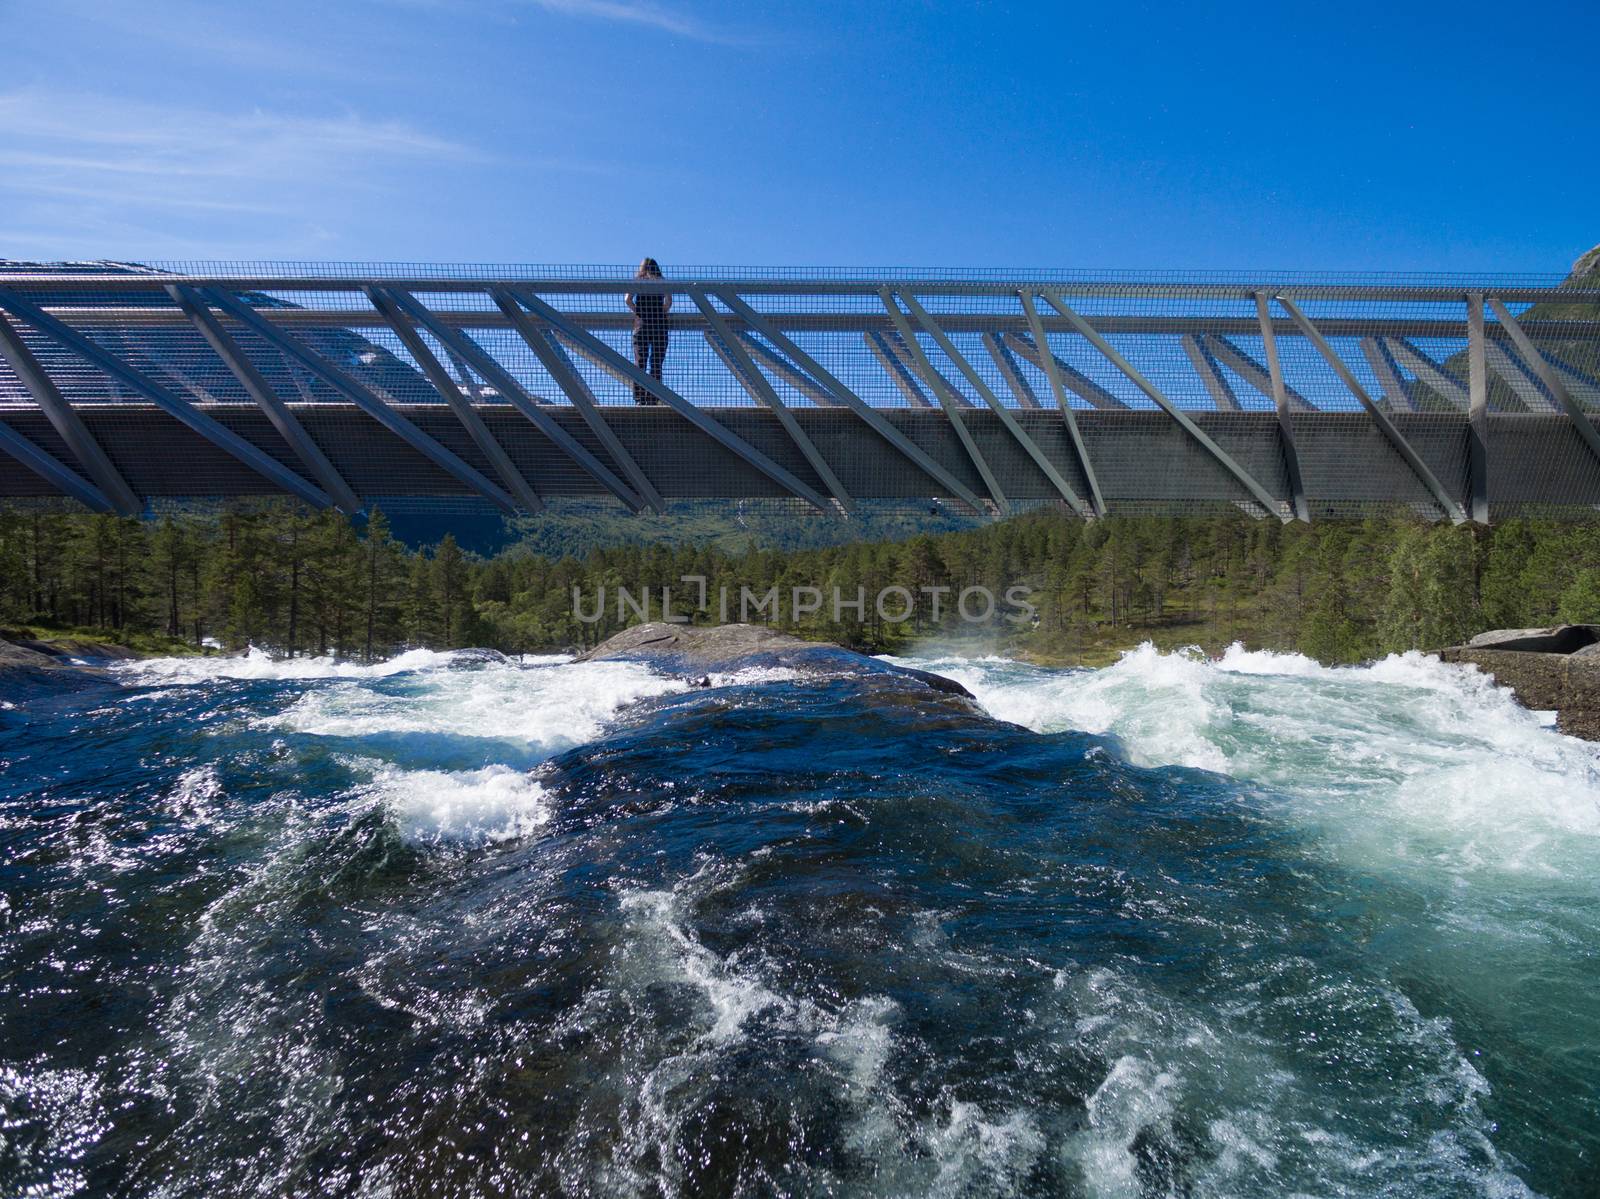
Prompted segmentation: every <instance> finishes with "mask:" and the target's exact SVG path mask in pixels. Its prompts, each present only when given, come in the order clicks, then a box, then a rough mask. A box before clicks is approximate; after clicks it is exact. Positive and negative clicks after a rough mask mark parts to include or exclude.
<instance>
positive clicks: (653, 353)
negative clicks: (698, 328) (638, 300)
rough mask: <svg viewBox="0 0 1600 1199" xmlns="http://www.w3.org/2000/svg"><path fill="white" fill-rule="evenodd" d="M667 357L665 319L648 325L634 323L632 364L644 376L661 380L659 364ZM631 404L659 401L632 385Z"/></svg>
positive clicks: (637, 386) (637, 385)
mask: <svg viewBox="0 0 1600 1199" xmlns="http://www.w3.org/2000/svg"><path fill="white" fill-rule="evenodd" d="M666 356H667V322H666V320H665V318H663V319H662V320H661V321H659V322H657V323H652V324H649V325H646V324H644V323H643V322H636V323H635V324H634V327H633V364H634V365H635V366H637V367H638V368H639V369H640V370H642V371H644V372H645V373H646V374H649V375H653V376H655V377H656V378H657V379H659V378H661V363H662V360H663V359H665V358H666ZM633 402H634V403H636V404H656V403H659V402H660V401H659V400H657V399H656V397H655V396H654V395H652V394H651V393H650V392H648V391H646V390H645V389H644V388H643V387H641V386H639V384H637V383H635V384H634V385H633Z"/></svg>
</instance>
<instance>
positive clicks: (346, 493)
mask: <svg viewBox="0 0 1600 1199" xmlns="http://www.w3.org/2000/svg"><path fill="white" fill-rule="evenodd" d="M167 294H168V295H169V296H171V297H172V299H173V301H174V302H175V303H176V304H177V305H178V307H179V308H181V309H183V314H184V315H185V316H187V317H188V318H189V320H190V322H191V323H192V324H193V325H194V327H195V328H196V329H197V330H198V331H199V333H200V336H201V337H203V338H205V340H206V344H208V345H209V346H210V347H211V348H212V349H213V350H214V351H215V352H216V355H217V357H218V358H220V359H222V362H223V365H224V366H226V367H227V368H228V369H229V370H230V371H232V372H233V376H234V378H236V379H238V380H239V385H240V386H241V387H243V388H244V391H245V394H246V395H248V396H249V397H250V398H251V399H252V400H254V401H255V402H256V405H257V406H258V407H259V408H260V409H261V410H262V411H263V412H265V413H266V414H267V419H268V420H269V421H271V422H272V427H273V428H274V429H276V430H277V431H278V435H279V436H280V437H282V438H283V440H284V441H285V442H286V443H287V444H288V446H289V448H290V449H291V450H293V451H294V452H295V456H296V457H297V458H299V459H300V461H301V463H302V464H303V465H304V466H305V468H306V470H308V471H309V472H311V477H312V478H313V479H315V480H316V481H317V482H318V483H321V484H322V489H323V490H324V491H326V492H327V493H328V494H329V495H330V496H331V497H333V502H334V504H335V506H336V507H338V509H339V510H340V511H341V512H344V513H345V514H346V515H350V516H354V515H355V514H356V513H357V512H360V511H361V508H362V503H361V500H360V499H359V498H358V497H357V496H356V493H355V491H354V489H353V488H351V486H350V484H349V483H347V482H345V479H344V476H343V475H341V474H340V473H339V472H338V471H337V470H335V469H334V466H333V463H331V462H329V461H328V458H327V455H325V454H324V453H323V452H322V450H321V448H320V447H318V445H317V443H316V442H314V441H312V440H311V438H310V436H309V435H307V433H306V431H305V429H303V428H301V426H300V422H299V421H298V420H296V419H295V416H294V413H292V412H290V411H289V408H288V405H286V404H285V403H284V402H283V401H282V400H281V399H279V398H278V394H277V393H276V392H275V391H273V390H272V388H271V387H270V386H268V384H267V381H266V379H265V378H263V377H262V375H261V372H260V371H258V370H257V369H256V366H255V363H253V362H251V361H250V359H249V358H247V357H246V356H245V353H244V350H243V349H242V348H241V347H240V346H239V343H238V342H236V341H234V339H233V338H232V337H231V336H230V335H229V333H228V332H227V330H225V329H224V328H223V327H222V323H221V322H220V321H218V320H217V318H216V317H215V316H213V315H212V314H211V309H209V308H207V307H206V306H205V305H204V304H202V303H201V302H200V301H199V300H198V299H196V297H195V296H194V294H193V293H192V292H191V291H190V290H189V289H188V288H186V287H179V286H177V285H168V287H167Z"/></svg>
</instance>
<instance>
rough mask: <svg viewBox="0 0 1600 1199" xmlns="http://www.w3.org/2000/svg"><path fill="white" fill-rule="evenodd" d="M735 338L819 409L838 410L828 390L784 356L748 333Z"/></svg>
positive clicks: (739, 334) (837, 403) (835, 401)
mask: <svg viewBox="0 0 1600 1199" xmlns="http://www.w3.org/2000/svg"><path fill="white" fill-rule="evenodd" d="M735 336H737V337H738V338H739V340H740V341H742V342H744V348H745V349H746V350H748V351H749V352H750V355H751V357H753V358H758V359H760V360H761V361H762V362H764V363H766V364H767V366H768V367H769V368H770V369H771V370H772V371H773V372H775V373H776V374H778V375H780V376H781V377H782V378H783V380H784V381H785V382H786V383H788V384H789V386H790V387H792V388H794V389H795V390H796V391H798V392H799V393H800V394H801V395H803V396H805V397H806V399H808V400H810V401H811V402H812V403H813V404H815V405H816V406H817V407H818V408H837V407H839V401H838V400H836V399H834V398H833V396H832V395H830V394H829V393H828V391H827V389H825V388H823V387H819V386H818V385H817V382H816V380H815V379H812V378H810V377H809V376H808V375H807V374H806V373H805V372H804V371H801V370H798V369H797V368H796V367H795V365H794V363H792V362H790V361H789V360H788V359H787V358H785V357H784V356H783V355H782V354H776V353H774V352H773V351H772V350H770V349H768V348H767V347H766V346H764V345H762V344H761V343H760V342H759V341H757V340H756V339H755V338H754V337H752V336H750V334H749V333H748V332H744V333H736V334H735Z"/></svg>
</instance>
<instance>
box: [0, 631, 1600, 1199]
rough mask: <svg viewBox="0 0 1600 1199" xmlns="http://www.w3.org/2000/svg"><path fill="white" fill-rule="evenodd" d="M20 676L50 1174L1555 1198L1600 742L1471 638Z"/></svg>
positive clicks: (1586, 1143)
mask: <svg viewBox="0 0 1600 1199" xmlns="http://www.w3.org/2000/svg"><path fill="white" fill-rule="evenodd" d="M905 664H907V665H914V666H918V667H921V668H923V669H928V670H934V671H938V672H940V673H943V674H946V675H948V676H950V677H952V678H955V679H957V680H959V681H961V682H962V683H964V684H965V685H966V686H967V687H968V688H969V689H970V690H971V691H972V693H973V694H974V695H975V696H976V697H977V700H978V701H979V703H980V704H981V705H982V710H979V709H978V708H976V707H974V706H972V705H970V704H967V703H966V702H964V701H962V700H960V699H958V698H955V697H948V696H940V695H936V694H934V693H931V692H927V691H926V689H921V688H908V687H907V686H905V685H904V684H903V683H900V682H897V681H896V680H895V679H894V677H893V676H890V675H887V674H886V675H884V676H882V677H879V676H876V675H871V674H867V675H861V676H852V677H845V678H833V679H812V678H803V677H794V676H792V675H791V674H789V673H788V672H786V671H783V670H764V671H750V672H745V673H742V674H739V673H736V674H734V675H729V676H724V675H718V676H713V678H712V680H711V681H712V683H713V684H714V685H713V686H712V687H710V688H692V687H689V686H687V685H686V684H684V683H682V682H679V681H675V680H672V679H668V678H664V677H660V676H657V675H655V674H652V673H651V672H650V671H649V670H648V669H646V668H645V667H644V666H641V665H638V664H634V663H627V662H594V663H584V664H574V663H570V662H568V661H566V660H565V659H560V658H548V659H532V658H530V659H527V660H525V662H524V663H522V664H517V663H499V662H494V661H487V662H485V661H477V660H474V659H473V658H472V657H471V656H470V655H451V654H438V653H431V652H427V651H415V652H412V653H408V654H405V655H403V656H401V657H399V658H396V659H394V660H393V661H390V662H387V663H384V664H381V665H378V666H372V667H360V666H352V665H344V664H337V663H334V662H331V661H325V660H298V661H293V662H273V661H271V660H270V659H268V658H267V657H266V656H265V655H262V654H259V653H253V654H251V655H250V656H248V657H245V658H236V659H205V660H200V659H187V660H185V659H171V660H157V661H149V662H142V663H135V664H131V665H128V666H125V667H119V668H117V669H116V670H115V671H114V672H113V673H112V674H111V675H110V676H109V677H107V678H105V679H103V680H98V681H89V682H85V683H82V684H80V685H78V686H75V687H70V688H69V687H60V688H37V689H33V690H29V691H28V692H27V693H26V694H23V693H20V692H14V693H8V692H7V691H6V690H5V684H4V683H0V700H4V703H3V705H0V763H3V775H0V845H3V861H0V880H3V892H0V928H3V933H4V935H3V940H0V978H3V981H4V991H3V994H0V1193H4V1194H20V1193H27V1194H39V1195H73V1194H128V1195H172V1196H180V1195H195V1196H199V1195H208V1196H216V1195H234V1194H311V1193H316V1194H323V1193H328V1194H357V1195H374V1196H376V1195H491V1194H507V1193H509V1194H567V1195H589V1194H599V1195H611V1194H615V1195H639V1196H665V1195H693V1196H709V1195H735V1194H748V1195H762V1194H793V1195H841V1196H854V1195H863V1196H865V1195H872V1196H878V1195H883V1196H889V1195H897V1196H898V1195H904V1196H921V1195H950V1196H957V1195H959V1196H985V1195H1067V1196H1080V1195H1081V1196H1108V1197H1109V1196H1165V1195H1174V1196H1177V1195H1183V1196H1254V1195H1260V1196H1285V1195H1316V1196H1335V1195H1350V1196H1357V1195H1360V1196H1366V1195H1403V1196H1469V1195H1481V1196H1515V1195H1524V1194H1529V1193H1536V1194H1546V1195H1552V1196H1568V1195H1581V1194H1592V1193H1594V1192H1593V1188H1594V1185H1595V1183H1594V1179H1595V1178H1596V1177H1597V1176H1600V1083H1597V1079H1600V988H1597V984H1600V753H1597V749H1596V747H1595V746H1593V745H1589V744H1587V743H1584V742H1580V741H1576V740H1573V739H1571V738H1567V737H1564V736H1561V735H1559V734H1557V733H1555V732H1554V731H1553V730H1552V729H1551V728H1550V727H1549V726H1548V722H1546V721H1544V720H1542V719H1541V718H1540V717H1539V716H1537V715H1536V714H1532V713H1529V712H1526V711H1524V710H1522V709H1521V708H1519V707H1518V706H1517V705H1516V704H1515V703H1514V701H1513V700H1512V699H1511V698H1510V696H1509V694H1508V693H1506V692H1505V691H1503V690H1499V689H1496V688H1494V687H1493V686H1491V685H1490V684H1489V683H1488V681H1487V680H1486V679H1485V678H1483V677H1482V676H1481V675H1478V674H1476V673H1474V672H1473V671H1472V670H1471V669H1470V668H1464V667H1455V666H1446V665H1442V664H1440V663H1439V662H1437V661H1435V660H1432V659H1428V658H1424V657H1421V656H1418V655H1405V656H1403V657H1394V658H1389V659H1385V660H1383V661H1381V662H1378V663H1375V664H1373V665H1370V666H1365V667H1359V668H1339V669H1330V668H1325V667H1321V666H1319V665H1317V664H1316V663H1314V662H1311V661H1309V660H1307V659H1304V658H1301V657H1297V656H1292V655H1272V654H1264V653H1248V652H1244V651H1242V650H1239V649H1237V648H1236V649H1234V650H1232V651H1230V652H1229V653H1228V654H1227V655H1226V656H1224V657H1223V658H1222V659H1221V660H1219V661H1205V660H1203V659H1200V658H1198V657H1193V656H1186V655H1182V654H1160V653H1157V652H1156V651H1154V650H1152V649H1150V648H1148V647H1147V648H1144V649H1140V650H1138V651H1135V652H1133V653H1131V654H1129V655H1127V656H1126V657H1125V658H1124V659H1123V660H1122V661H1121V662H1120V663H1119V664H1117V665H1115V666H1112V667H1109V668H1107V669H1104V670H1099V671H1065V670H1047V669H1043V668H1038V667H1031V666H1025V665H1021V664H1018V663H1014V662H1008V661H1004V660H1001V659H997V658H979V659H973V658H946V657H939V656H937V655H929V656H925V657H920V658H917V659H914V660H913V659H907V660H906V661H905Z"/></svg>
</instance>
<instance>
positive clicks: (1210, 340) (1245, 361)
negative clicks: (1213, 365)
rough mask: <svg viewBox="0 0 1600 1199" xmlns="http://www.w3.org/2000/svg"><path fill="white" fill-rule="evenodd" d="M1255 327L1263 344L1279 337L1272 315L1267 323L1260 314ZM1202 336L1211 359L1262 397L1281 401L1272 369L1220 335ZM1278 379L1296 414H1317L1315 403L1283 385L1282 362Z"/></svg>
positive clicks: (1209, 334) (1201, 339)
mask: <svg viewBox="0 0 1600 1199" xmlns="http://www.w3.org/2000/svg"><path fill="white" fill-rule="evenodd" d="M1256 325H1257V328H1256V329H1252V330H1251V332H1252V333H1254V332H1257V331H1259V332H1260V333H1261V337H1262V340H1263V342H1265V340H1266V338H1267V337H1268V336H1269V335H1271V336H1274V337H1275V336H1276V334H1277V327H1276V325H1275V324H1274V323H1273V321H1272V317H1271V314H1270V313H1269V314H1268V317H1267V319H1266V321H1264V322H1263V321H1262V320H1261V319H1260V314H1259V313H1258V314H1257V319H1256ZM1199 337H1200V341H1201V343H1202V344H1203V345H1204V346H1205V348H1206V349H1207V350H1209V351H1210V352H1211V354H1212V356H1213V357H1214V358H1216V359H1217V361H1218V362H1221V363H1222V364H1223V365H1224V366H1226V367H1227V368H1228V369H1229V370H1231V371H1233V373H1234V374H1236V375H1238V376H1239V377H1240V378H1241V379H1243V380H1244V381H1245V382H1246V383H1248V384H1250V386H1251V387H1254V388H1255V389H1256V390H1257V391H1259V392H1260V393H1261V394H1262V395H1264V396H1266V397H1267V398H1268V399H1269V400H1271V401H1272V402H1273V403H1274V404H1276V403H1277V402H1278V396H1277V393H1276V392H1275V390H1274V387H1273V383H1272V370H1271V368H1270V367H1266V366H1263V365H1262V364H1261V363H1259V362H1257V361H1256V360H1255V359H1254V358H1252V357H1251V356H1250V355H1249V354H1247V353H1245V352H1244V350H1242V349H1240V348H1239V346H1238V345H1236V344H1235V343H1234V342H1232V341H1230V340H1229V339H1228V338H1226V337H1223V336H1222V335H1221V334H1219V333H1201V334H1200V335H1199ZM1278 377H1279V384H1280V385H1281V389H1282V393H1283V397H1284V399H1285V400H1287V401H1288V404H1289V407H1290V409H1291V410H1293V411H1296V412H1315V411H1316V405H1315V404H1313V403H1312V402H1311V401H1310V400H1308V399H1306V398H1305V396H1303V395H1301V394H1300V393H1299V392H1298V391H1296V390H1295V389H1294V388H1292V387H1290V386H1289V385H1288V384H1287V383H1284V382H1283V370H1282V362H1281V361H1280V362H1279V370H1278Z"/></svg>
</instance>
